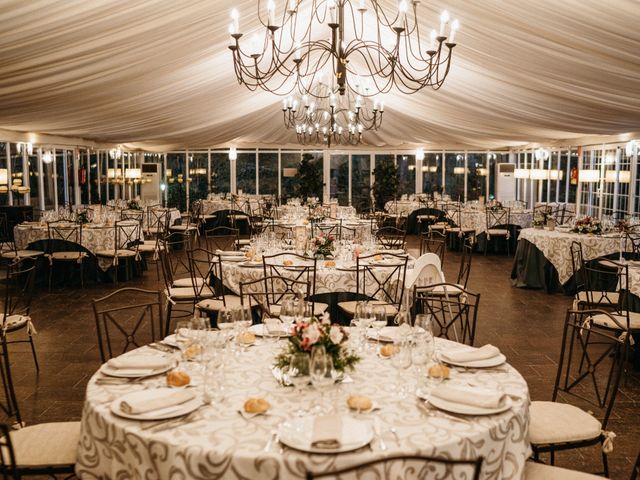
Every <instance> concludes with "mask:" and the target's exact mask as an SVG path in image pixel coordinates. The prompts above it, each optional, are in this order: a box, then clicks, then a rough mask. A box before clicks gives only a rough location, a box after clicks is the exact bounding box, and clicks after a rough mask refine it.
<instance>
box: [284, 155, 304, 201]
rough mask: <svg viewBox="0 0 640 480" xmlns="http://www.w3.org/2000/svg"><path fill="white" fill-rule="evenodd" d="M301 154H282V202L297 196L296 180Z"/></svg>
mask: <svg viewBox="0 0 640 480" xmlns="http://www.w3.org/2000/svg"><path fill="white" fill-rule="evenodd" d="M301 158H302V157H301V154H300V152H282V153H281V154H280V159H281V162H282V180H281V181H282V193H281V196H282V201H283V202H286V200H287V199H288V198H291V197H295V196H296V188H295V187H296V179H295V176H296V174H297V173H298V166H299V165H300V159H301Z"/></svg>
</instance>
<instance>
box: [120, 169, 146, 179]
mask: <svg viewBox="0 0 640 480" xmlns="http://www.w3.org/2000/svg"><path fill="white" fill-rule="evenodd" d="M124 176H125V178H129V179H140V178H142V170H141V169H139V168H127V169H126V170H125V171H124Z"/></svg>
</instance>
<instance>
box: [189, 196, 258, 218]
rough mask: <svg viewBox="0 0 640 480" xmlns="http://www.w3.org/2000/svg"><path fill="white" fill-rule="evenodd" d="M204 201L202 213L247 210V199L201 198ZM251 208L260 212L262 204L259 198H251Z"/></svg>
mask: <svg viewBox="0 0 640 480" xmlns="http://www.w3.org/2000/svg"><path fill="white" fill-rule="evenodd" d="M201 202H202V213H203V214H204V215H211V214H213V213H215V212H218V211H220V210H243V211H245V213H251V212H246V210H245V207H246V200H242V199H240V200H237V201H236V202H232V201H231V200H223V199H221V198H220V199H213V200H201ZM250 205H251V210H252V211H253V212H258V211H259V209H260V204H259V202H258V200H250Z"/></svg>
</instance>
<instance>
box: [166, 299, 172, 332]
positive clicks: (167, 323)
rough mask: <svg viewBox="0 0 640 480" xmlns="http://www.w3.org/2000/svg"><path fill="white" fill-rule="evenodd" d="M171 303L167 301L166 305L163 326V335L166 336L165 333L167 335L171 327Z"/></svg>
mask: <svg viewBox="0 0 640 480" xmlns="http://www.w3.org/2000/svg"><path fill="white" fill-rule="evenodd" d="M172 306H173V305H172V303H171V302H169V304H168V305H167V321H166V323H165V327H164V336H165V337H166V336H167V335H169V328H170V327H171V310H172V308H171V307H172Z"/></svg>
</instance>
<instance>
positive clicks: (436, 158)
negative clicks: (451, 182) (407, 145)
mask: <svg viewBox="0 0 640 480" xmlns="http://www.w3.org/2000/svg"><path fill="white" fill-rule="evenodd" d="M422 192H423V193H434V192H438V193H442V158H441V155H440V154H439V153H425V154H424V160H423V161H422Z"/></svg>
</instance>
